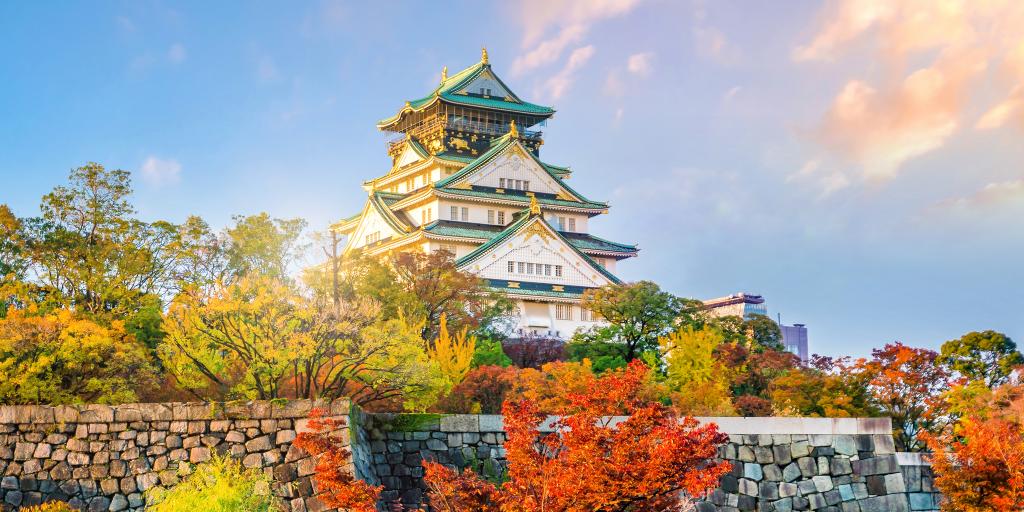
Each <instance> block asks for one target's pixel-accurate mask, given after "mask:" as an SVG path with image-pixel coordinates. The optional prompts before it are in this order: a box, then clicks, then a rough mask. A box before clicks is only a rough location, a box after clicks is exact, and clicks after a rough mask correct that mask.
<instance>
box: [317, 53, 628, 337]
mask: <svg viewBox="0 0 1024 512" xmlns="http://www.w3.org/2000/svg"><path fill="white" fill-rule="evenodd" d="M554 112H555V111H554V110H553V109H552V108H550V107H545V106H541V105H536V104H533V103H529V102H527V101H524V100H522V99H521V98H520V97H519V96H518V95H516V94H515V93H514V92H512V90H511V89H510V88H509V87H508V86H507V85H506V84H505V82H503V81H502V80H501V79H500V78H498V76H497V75H496V74H495V73H494V71H493V70H492V69H491V64H490V62H489V61H488V57H487V50H484V51H483V53H482V56H481V59H480V62H477V63H476V64H474V65H472V66H470V67H468V68H466V69H464V70H462V71H460V72H458V73H455V74H454V75H448V73H447V68H446V69H445V70H444V71H442V73H441V82H440V84H439V85H438V86H437V88H435V89H434V90H433V91H432V92H430V94H428V95H426V96H424V97H422V98H419V99H416V100H410V101H406V102H405V105H404V106H403V107H402V108H401V109H399V111H398V113H397V114H395V115H394V116H391V117H389V118H387V119H384V120H383V121H380V122H379V123H378V124H377V127H378V128H379V129H380V130H382V131H384V132H387V133H389V134H391V135H392V137H391V139H390V140H389V141H388V143H387V152H388V155H389V156H390V157H391V168H390V169H389V170H388V171H387V172H386V173H385V174H383V175H382V176H379V177H377V178H374V179H372V180H369V181H366V182H364V183H363V188H364V189H365V190H366V192H367V195H368V197H367V200H366V203H365V206H364V207H363V209H362V211H361V212H359V213H358V214H356V215H353V216H352V217H349V218H347V219H345V220H342V221H341V222H340V223H338V224H336V225H335V226H334V229H335V231H337V232H339V233H341V234H345V235H347V236H348V240H347V246H346V248H345V251H346V252H349V251H353V250H363V251H365V252H367V253H368V254H371V255H380V256H386V255H387V254H389V253H391V252H393V251H428V252H429V251H439V250H445V251H449V252H451V253H453V254H454V256H455V258H456V265H457V266H458V268H460V269H462V270H465V271H469V272H472V273H474V274H476V275H478V276H480V277H481V278H483V279H485V280H486V282H487V284H488V286H490V287H491V288H492V289H495V290H497V291H499V292H501V293H503V294H505V295H506V296H508V297H510V298H512V299H515V300H516V302H517V304H518V306H519V318H518V320H517V325H516V326H515V327H514V331H513V333H512V335H513V336H515V335H517V334H518V335H521V336H526V335H536V336H551V337H560V338H565V337H568V336H571V335H572V333H573V332H575V331H576V330H577V329H578V328H581V327H590V326H592V325H595V323H597V322H599V319H597V318H595V317H594V315H593V314H592V313H591V312H590V311H587V310H583V309H581V308H580V297H581V296H582V294H583V292H584V291H586V290H588V289H591V288H598V287H601V286H604V285H607V284H610V283H618V282H619V279H618V278H617V277H615V275H614V274H613V272H614V271H615V266H616V264H617V263H618V262H619V261H620V260H623V259H626V258H631V257H634V256H636V255H637V248H636V246H635V245H630V244H623V243H616V242H611V241H608V240H605V239H603V238H599V237H597V236H594V235H592V234H590V232H589V221H590V219H591V218H593V217H595V216H597V215H601V214H605V213H608V204H607V203H604V202H599V201H592V200H590V199H588V198H587V197H586V196H584V195H583V194H581V193H579V192H577V191H576V190H574V189H573V188H572V187H570V186H569V185H568V184H566V180H567V179H569V177H570V176H571V175H572V171H571V170H570V169H569V168H568V167H564V166H560V165H553V164H550V163H547V162H545V161H543V160H541V158H540V148H541V145H542V144H543V139H542V133H541V132H540V127H542V126H544V124H545V123H546V122H547V120H548V119H550V118H551V116H552V115H554Z"/></svg>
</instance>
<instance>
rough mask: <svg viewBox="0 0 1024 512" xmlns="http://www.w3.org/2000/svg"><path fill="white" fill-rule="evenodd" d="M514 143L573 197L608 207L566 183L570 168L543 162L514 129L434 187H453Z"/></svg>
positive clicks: (580, 200) (495, 140) (581, 201)
mask: <svg viewBox="0 0 1024 512" xmlns="http://www.w3.org/2000/svg"><path fill="white" fill-rule="evenodd" d="M512 145H518V146H519V148H520V149H521V150H522V152H523V153H525V154H526V155H529V157H530V158H531V159H533V161H534V162H536V163H537V165H539V166H540V167H541V169H544V172H546V173H548V175H549V176H551V178H552V179H554V180H555V183H557V184H558V186H560V187H562V188H563V189H565V191H566V192H568V193H569V194H570V195H572V196H573V197H575V198H576V199H578V200H579V202H580V203H587V204H590V205H600V206H598V207H605V208H607V206H608V205H607V203H601V202H597V201H591V200H589V199H587V198H586V197H584V196H583V194H580V193H579V192H576V191H575V190H573V188H572V187H570V186H569V185H567V184H566V183H565V181H563V180H562V176H564V175H565V174H568V172H569V170H568V168H565V167H557V166H552V165H548V164H545V163H544V162H541V161H540V159H539V158H537V155H535V154H533V152H532V151H530V150H529V149H527V148H526V147H524V146H523V144H522V142H521V141H520V140H519V138H518V137H516V136H515V132H514V131H513V132H509V133H506V134H505V135H502V136H501V137H498V138H496V139H494V141H493V142H492V143H491V149H488V150H487V151H486V152H485V153H484V154H482V155H480V156H479V157H478V158H477V159H476V160H473V161H472V162H471V163H470V164H469V165H467V166H465V167H463V168H462V169H460V170H459V172H456V173H455V174H452V175H451V176H448V177H446V178H442V179H440V180H438V181H437V182H435V183H434V187H435V188H448V187H451V186H452V185H455V184H457V183H458V182H460V181H462V180H464V179H466V178H468V177H469V176H471V175H472V174H473V173H474V172H476V170H477V169H479V168H480V167H482V166H483V165H485V164H487V163H488V162H490V161H491V160H493V159H494V158H496V157H497V156H498V155H500V154H501V153H503V152H504V151H505V150H506V149H508V148H509V147H510V146H512ZM565 202H566V203H572V201H565Z"/></svg>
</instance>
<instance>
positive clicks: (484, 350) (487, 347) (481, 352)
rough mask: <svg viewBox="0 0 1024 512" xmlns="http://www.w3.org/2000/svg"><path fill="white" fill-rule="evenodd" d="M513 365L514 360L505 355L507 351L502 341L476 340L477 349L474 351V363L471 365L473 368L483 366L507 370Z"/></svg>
mask: <svg viewBox="0 0 1024 512" xmlns="http://www.w3.org/2000/svg"><path fill="white" fill-rule="evenodd" d="M511 365H512V359H510V358H509V357H508V356H507V355H505V350H504V349H503V348H502V347H501V342H500V341H498V340H489V339H487V338H478V339H477V340H476V349H475V350H474V351H473V362H472V363H471V366H472V367H473V368H479V367H481V366H500V367H502V368H505V367H508V366H511Z"/></svg>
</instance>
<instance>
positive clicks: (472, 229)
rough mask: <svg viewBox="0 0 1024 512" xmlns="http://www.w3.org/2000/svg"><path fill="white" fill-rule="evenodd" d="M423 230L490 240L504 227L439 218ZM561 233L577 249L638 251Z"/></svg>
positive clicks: (435, 233) (620, 251) (583, 236)
mask: <svg viewBox="0 0 1024 512" xmlns="http://www.w3.org/2000/svg"><path fill="white" fill-rule="evenodd" d="M423 230H424V231H426V232H427V233H431V234H434V235H438V236H451V237H459V238H474V239H477V240H490V239H491V238H493V237H494V236H495V235H497V234H499V233H501V232H502V231H503V230H504V229H503V228H502V227H501V226H495V225H492V224H476V223H469V222H455V221H450V220H438V221H434V222H433V223H431V224H429V225H427V226H426V227H425V228H424V229H423ZM560 233H561V235H562V236H563V237H564V238H565V239H566V241H568V242H569V243H570V244H571V245H572V246H573V247H576V248H577V249H580V250H583V251H588V250H593V251H605V252H618V253H624V254H632V253H636V250H637V249H636V246H635V245H627V244H620V243H616V242H610V241H608V240H605V239H603V238H598V237H596V236H594V235H591V234H588V233H568V232H565V231H562V232H560Z"/></svg>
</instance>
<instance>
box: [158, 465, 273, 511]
mask: <svg viewBox="0 0 1024 512" xmlns="http://www.w3.org/2000/svg"><path fill="white" fill-rule="evenodd" d="M146 497H147V499H148V501H149V503H150V506H149V507H148V508H147V509H146V510H149V511H150V512H198V511H203V512H271V511H278V510H281V507H280V504H279V502H278V500H277V498H275V497H274V496H273V494H272V493H271V492H270V478H269V477H268V476H266V475H265V474H264V473H263V472H261V471H259V470H247V469H243V468H242V465H241V464H239V462H238V461H237V460H234V459H231V458H229V457H225V456H220V455H215V456H214V458H213V459H212V460H210V461H209V462H207V463H204V464H200V465H199V466H196V468H195V471H194V472H193V473H192V474H191V475H189V477H188V478H187V479H185V480H184V481H182V482H181V483H179V484H178V485H176V486H174V487H173V488H171V489H169V490H164V489H160V488H158V487H155V488H153V491H152V492H150V493H148V494H147V496H146Z"/></svg>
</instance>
